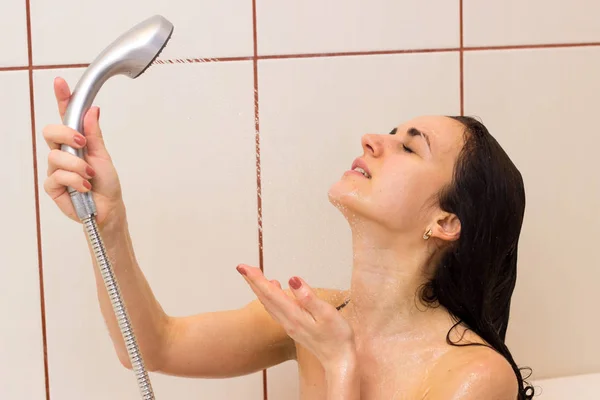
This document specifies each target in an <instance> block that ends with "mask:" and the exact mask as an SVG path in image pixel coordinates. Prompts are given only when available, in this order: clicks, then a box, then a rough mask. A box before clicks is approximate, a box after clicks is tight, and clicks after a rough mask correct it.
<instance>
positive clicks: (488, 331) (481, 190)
mask: <svg viewBox="0 0 600 400" xmlns="http://www.w3.org/2000/svg"><path fill="white" fill-rule="evenodd" d="M449 118H452V119H454V120H456V121H458V122H460V123H461V124H462V125H463V126H464V127H465V136H464V139H465V144H464V147H463V149H462V151H461V153H460V154H459V156H458V160H457V163H456V166H455V169H454V176H453V180H452V182H451V184H450V185H448V186H447V187H446V188H444V189H443V190H442V191H441V192H440V193H439V195H438V198H437V200H438V201H439V206H440V207H441V209H442V210H444V211H446V212H449V213H452V214H455V215H456V216H457V217H458V219H459V220H460V223H461V233H460V238H459V239H458V240H457V241H456V242H454V243H453V244H452V245H451V246H450V247H449V248H448V249H447V251H446V252H445V253H444V255H443V256H442V259H441V262H440V264H439V265H437V266H436V268H435V269H434V270H433V277H432V279H431V280H430V281H429V282H428V283H427V284H426V285H424V287H423V290H422V292H421V300H422V301H424V303H425V304H430V305H433V304H437V305H441V306H443V307H445V308H446V309H447V310H448V311H449V312H450V314H451V315H452V316H453V318H454V321H455V322H456V324H455V325H454V326H453V327H452V329H450V331H449V332H448V334H447V335H446V341H447V342H448V343H449V344H451V345H455V346H469V345H481V344H478V343H466V344H459V343H458V342H453V341H451V339H450V334H451V332H452V331H453V330H454V329H455V328H457V327H458V326H459V325H461V324H462V325H464V326H466V327H467V328H468V329H470V330H472V331H473V332H475V333H476V334H478V335H479V336H480V337H481V338H482V339H483V340H484V341H485V342H487V344H488V347H491V348H493V349H494V350H496V351H497V352H498V353H500V354H502V355H503V356H504V357H505V358H506V360H508V362H509V363H510V365H511V366H512V368H513V370H514V372H515V374H516V376H517V381H518V387H519V394H518V400H529V399H532V398H533V395H534V389H533V386H531V385H530V384H529V383H527V382H526V381H525V379H528V378H529V376H531V373H530V374H529V375H528V376H527V377H525V378H523V377H522V375H521V370H520V369H519V368H518V366H517V364H516V363H515V361H514V359H513V357H512V355H511V353H510V351H509V349H508V347H507V346H506V344H505V337H506V329H507V327H508V319H509V314H510V304H511V297H512V293H513V290H514V287H515V283H516V279H517V248H518V244H519V235H520V232H521V226H522V223H523V215H524V213H525V189H524V186H523V179H522V177H521V173H520V172H519V170H518V169H517V168H516V167H515V165H514V164H513V162H512V161H511V160H510V158H509V157H508V155H507V154H506V153H505V152H504V150H503V149H502V147H501V146H500V144H498V142H497V141H496V140H495V139H494V138H493V137H492V135H490V133H489V132H488V130H487V128H486V127H485V126H484V125H483V124H482V123H481V122H479V121H478V120H476V119H474V118H471V117H449ZM463 336H464V335H463ZM523 369H526V370H529V371H530V372H531V369H530V368H523Z"/></svg>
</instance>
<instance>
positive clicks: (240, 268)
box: [236, 265, 248, 276]
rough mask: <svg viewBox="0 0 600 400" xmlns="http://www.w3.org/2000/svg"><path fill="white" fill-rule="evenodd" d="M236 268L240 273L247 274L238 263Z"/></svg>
mask: <svg viewBox="0 0 600 400" xmlns="http://www.w3.org/2000/svg"><path fill="white" fill-rule="evenodd" d="M236 269H237V270H238V272H239V273H240V274H242V275H244V276H245V275H247V274H248V273H247V272H246V270H245V269H244V268H242V267H240V266H239V265H238V266H237V267H236Z"/></svg>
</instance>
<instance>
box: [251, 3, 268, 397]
mask: <svg viewBox="0 0 600 400" xmlns="http://www.w3.org/2000/svg"><path fill="white" fill-rule="evenodd" d="M257 36H258V35H257V27H256V0H252V43H253V54H252V72H253V75H254V132H255V140H256V148H255V151H256V208H257V210H256V211H257V222H258V263H259V266H260V270H261V271H263V272H264V257H263V224H262V177H261V165H260V119H259V104H258V59H259V58H258V38H257ZM262 386H263V400H268V398H269V394H268V385H267V369H266V368H265V369H263V370H262Z"/></svg>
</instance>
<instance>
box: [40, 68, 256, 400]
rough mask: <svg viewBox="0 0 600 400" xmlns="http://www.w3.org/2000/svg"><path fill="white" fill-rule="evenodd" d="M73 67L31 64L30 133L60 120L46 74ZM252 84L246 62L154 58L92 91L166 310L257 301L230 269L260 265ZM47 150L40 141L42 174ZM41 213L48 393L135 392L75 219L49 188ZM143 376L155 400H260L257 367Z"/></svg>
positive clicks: (139, 247)
mask: <svg viewBox="0 0 600 400" xmlns="http://www.w3.org/2000/svg"><path fill="white" fill-rule="evenodd" d="M81 73H82V70H81V69H73V70H63V71H49V70H46V71H36V73H35V89H36V107H37V123H38V126H39V132H38V136H41V129H42V128H43V126H44V125H46V124H48V123H57V122H58V116H57V113H56V111H55V110H56V108H55V104H54V100H53V94H52V80H53V78H54V76H56V75H59V76H64V77H65V78H66V79H67V80H68V81H69V83H70V84H71V85H72V86H73V85H74V84H75V83H76V81H77V79H78V78H79V76H80V75H81ZM253 93H254V90H253V71H252V63H251V62H246V61H244V62H230V63H211V64H192V65H189V64H188V65H161V66H155V67H153V68H151V69H150V70H149V71H148V72H146V74H144V75H143V76H142V77H140V78H138V80H136V81H130V80H127V79H124V78H121V79H119V78H115V79H114V80H111V81H108V82H107V83H106V84H105V86H104V88H103V89H102V90H101V91H100V93H99V96H98V98H97V102H96V103H97V104H98V105H100V107H101V109H102V113H101V123H102V126H103V131H104V136H105V140H106V143H107V146H108V149H109V151H110V153H111V155H112V157H113V159H114V162H115V165H116V167H117V171H118V172H119V175H120V179H121V184H122V187H123V191H124V197H125V203H126V206H127V208H128V214H129V221H130V222H129V223H130V229H131V234H132V238H133V242H134V246H135V251H136V255H137V258H138V261H139V263H140V265H141V267H142V269H143V271H144V273H145V274H146V276H147V278H148V280H149V282H150V285H151V287H152V288H153V291H154V293H155V295H156V296H157V298H158V299H159V301H160V302H161V304H162V306H163V307H164V308H165V310H166V311H167V312H168V313H169V314H171V315H189V314H195V313H199V312H208V311H217V310H223V309H232V308H239V307H242V306H243V305H245V304H246V303H248V302H249V301H251V300H253V299H255V295H254V294H253V293H252V291H251V290H250V289H249V288H248V286H247V284H246V282H245V281H244V280H243V279H242V278H241V277H240V275H239V274H238V273H237V271H236V270H235V267H236V265H237V264H239V263H248V264H254V265H256V264H258V228H257V226H258V225H257V204H256V203H257V199H256V167H255V132H254V97H253ZM46 157H47V149H45V148H43V147H39V151H38V159H39V160H40V164H42V165H43V166H44V168H40V171H39V172H40V175H45V174H46V169H45V158H46ZM41 213H42V227H43V231H42V239H43V244H44V262H45V266H46V270H45V273H46V277H45V278H46V286H47V289H46V293H47V303H46V304H47V309H48V353H49V363H50V381H51V392H52V397H53V398H57V399H66V398H86V399H106V398H110V399H115V400H119V399H123V400H125V399H131V398H135V397H136V396H137V388H136V386H135V380H134V376H133V373H132V372H131V371H128V370H125V369H124V368H122V367H121V366H120V364H119V362H118V360H117V357H116V355H115V352H114V350H113V347H112V344H111V342H110V339H109V336H108V334H107V332H106V329H105V327H104V322H103V320H102V317H101V314H100V312H99V309H98V305H97V299H96V293H95V287H94V277H93V271H92V265H91V262H90V257H89V255H88V253H87V246H86V244H85V238H84V235H83V232H82V230H81V228H80V226H79V225H78V224H75V223H73V222H71V221H70V220H67V219H66V217H63V216H62V214H60V212H59V211H58V210H57V208H56V207H55V206H54V204H53V203H51V201H50V199H49V198H48V196H43V198H42V200H41ZM66 249H68V250H66ZM152 379H153V384H154V387H155V390H156V393H157V398H167V397H170V398H192V397H198V398H200V397H201V398H203V399H215V400H216V399H224V398H244V399H246V398H247V399H261V398H262V375H261V374H260V373H256V374H252V375H250V376H246V377H241V378H235V379H231V380H228V379H226V380H191V379H181V378H174V377H169V376H157V375H154V374H153V375H152ZM90 387H93V388H94V390H92V391H90V390H89V388H90Z"/></svg>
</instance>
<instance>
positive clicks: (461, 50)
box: [458, 0, 465, 116]
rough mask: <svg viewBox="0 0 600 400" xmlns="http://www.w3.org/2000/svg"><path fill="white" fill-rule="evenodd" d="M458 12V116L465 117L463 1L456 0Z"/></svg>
mask: <svg viewBox="0 0 600 400" xmlns="http://www.w3.org/2000/svg"><path fill="white" fill-rule="evenodd" d="M458 12H459V14H458V15H459V17H458V18H459V22H458V29H459V32H460V47H459V59H460V61H459V62H460V67H459V69H460V83H459V85H460V115H461V116H464V115H465V68H464V67H465V51H464V50H465V46H464V34H463V33H464V24H463V0H458Z"/></svg>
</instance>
